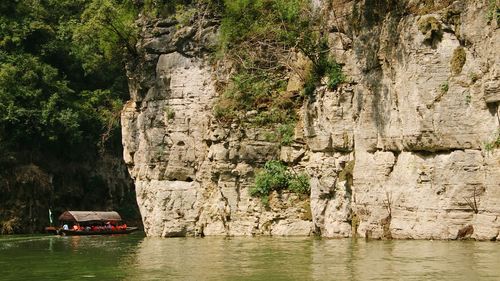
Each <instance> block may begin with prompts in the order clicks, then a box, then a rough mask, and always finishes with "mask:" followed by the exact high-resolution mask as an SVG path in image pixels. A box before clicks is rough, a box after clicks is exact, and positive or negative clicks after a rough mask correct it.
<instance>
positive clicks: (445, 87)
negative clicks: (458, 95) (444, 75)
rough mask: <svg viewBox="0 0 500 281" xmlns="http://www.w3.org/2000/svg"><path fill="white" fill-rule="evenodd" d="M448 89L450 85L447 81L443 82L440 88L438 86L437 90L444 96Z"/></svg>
mask: <svg viewBox="0 0 500 281" xmlns="http://www.w3.org/2000/svg"><path fill="white" fill-rule="evenodd" d="M449 89H450V84H449V82H448V81H444V82H443V83H442V84H441V86H439V90H440V91H441V95H444V94H446V93H448V90H449Z"/></svg>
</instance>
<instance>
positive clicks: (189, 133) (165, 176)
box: [122, 21, 312, 237]
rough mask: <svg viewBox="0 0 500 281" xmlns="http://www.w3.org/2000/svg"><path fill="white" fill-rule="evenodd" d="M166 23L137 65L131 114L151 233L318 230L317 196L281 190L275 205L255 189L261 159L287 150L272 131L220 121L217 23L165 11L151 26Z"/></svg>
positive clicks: (130, 158) (128, 128)
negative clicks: (313, 204)
mask: <svg viewBox="0 0 500 281" xmlns="http://www.w3.org/2000/svg"><path fill="white" fill-rule="evenodd" d="M159 29H161V30H162V31H161V33H162V34H164V35H160V37H148V36H146V37H145V38H144V39H143V41H142V44H141V49H140V50H141V52H142V54H143V57H142V59H141V60H139V61H138V63H137V64H136V65H131V69H130V73H131V77H132V80H131V89H132V100H131V101H130V102H129V103H127V105H126V106H125V108H124V110H123V114H122V128H123V129H122V130H123V144H124V157H125V161H126V163H127V165H128V167H129V171H130V173H131V175H132V177H133V178H134V180H135V185H136V191H137V201H138V204H139V206H140V210H141V214H142V217H143V222H144V229H145V231H146V233H147V234H148V235H150V236H163V237H170V236H185V235H258V234H276V235H309V234H310V232H311V229H312V228H311V226H312V222H311V220H310V215H308V213H310V211H309V200H308V198H301V197H299V196H297V195H295V194H286V193H284V194H274V195H273V196H271V198H270V202H269V206H268V207H266V206H264V205H263V204H261V202H260V200H259V199H258V198H252V197H250V195H249V191H248V190H249V187H250V186H251V185H253V175H254V171H255V169H256V168H258V167H261V166H262V165H263V163H265V162H266V161H267V160H270V159H273V158H276V157H277V155H279V152H280V148H279V146H278V145H277V144H276V143H274V142H270V141H268V140H267V139H268V138H267V137H266V133H267V134H268V132H266V131H263V130H258V129H251V128H247V129H242V128H240V127H238V126H236V125H232V126H230V125H228V126H223V124H218V123H217V122H215V121H214V118H213V116H212V107H213V103H214V99H215V98H216V97H217V92H216V90H215V80H214V77H213V75H214V72H213V71H212V68H211V66H210V65H209V64H208V63H207V61H208V60H207V58H206V57H205V56H204V54H203V48H202V46H206V45H207V44H211V40H213V38H215V32H216V29H214V28H213V24H212V23H210V22H200V23H199V25H197V26H191V27H184V28H179V27H178V26H176V23H175V22H169V23H165V22H163V21H157V22H154V23H150V24H149V25H145V26H144V27H143V34H153V33H154V31H155V30H159ZM188 30H189V31H188ZM156 34H157V33H156ZM186 34H187V35H186ZM181 35H182V36H181ZM308 217H309V218H308Z"/></svg>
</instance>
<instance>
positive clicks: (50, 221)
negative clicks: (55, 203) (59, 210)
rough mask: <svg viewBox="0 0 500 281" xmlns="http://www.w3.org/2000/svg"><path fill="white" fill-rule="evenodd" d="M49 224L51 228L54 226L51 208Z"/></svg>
mask: <svg viewBox="0 0 500 281" xmlns="http://www.w3.org/2000/svg"><path fill="white" fill-rule="evenodd" d="M49 223H50V226H52V211H51V210H50V208H49Z"/></svg>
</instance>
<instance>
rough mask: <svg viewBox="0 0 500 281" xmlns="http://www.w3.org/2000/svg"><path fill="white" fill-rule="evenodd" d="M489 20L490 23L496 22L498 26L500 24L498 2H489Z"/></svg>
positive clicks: (494, 0) (490, 0) (493, 0)
mask: <svg viewBox="0 0 500 281" xmlns="http://www.w3.org/2000/svg"><path fill="white" fill-rule="evenodd" d="M487 19H488V22H491V21H493V20H495V21H496V22H497V25H498V24H500V6H499V5H498V1H497V0H489V2H488V13H487Z"/></svg>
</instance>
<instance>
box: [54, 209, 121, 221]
mask: <svg viewBox="0 0 500 281" xmlns="http://www.w3.org/2000/svg"><path fill="white" fill-rule="evenodd" d="M121 220H122V218H121V217H120V215H119V214H118V213H117V212H95V211H66V212H64V213H62V214H61V215H60V216H59V221H75V222H88V221H121Z"/></svg>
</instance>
